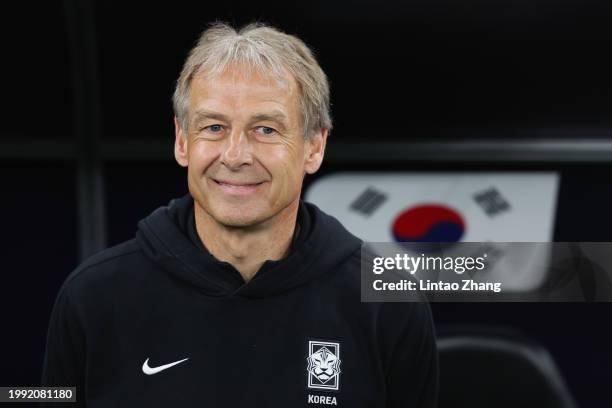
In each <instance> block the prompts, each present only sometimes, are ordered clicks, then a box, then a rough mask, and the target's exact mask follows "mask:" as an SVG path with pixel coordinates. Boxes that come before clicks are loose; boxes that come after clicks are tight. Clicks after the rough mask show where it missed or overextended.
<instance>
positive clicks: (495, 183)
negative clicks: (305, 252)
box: [305, 172, 560, 291]
mask: <svg viewBox="0 0 612 408" xmlns="http://www.w3.org/2000/svg"><path fill="white" fill-rule="evenodd" d="M559 179H560V177H559V174H557V173H554V172H469V173H468V172H465V173H463V172H459V173H419V172H403V173H364V172H355V173H335V174H332V175H328V176H324V177H322V178H320V179H317V180H316V181H314V182H313V183H312V184H311V185H310V187H309V188H308V190H307V191H306V195H305V199H306V201H310V202H312V203H314V204H316V205H317V206H318V207H319V208H321V209H322V210H323V211H325V212H327V213H328V214H331V215H333V216H334V217H336V218H337V219H338V220H339V221H340V222H341V223H342V224H343V225H344V226H345V227H346V228H347V229H348V230H349V231H351V232H352V233H353V234H355V235H357V236H358V237H360V238H361V239H363V240H364V241H370V242H396V241H397V240H398V239H397V238H396V236H395V235H394V233H393V225H394V222H395V221H396V220H397V219H398V217H400V216H401V215H402V214H406V213H407V212H410V211H411V210H413V213H414V210H415V209H423V208H425V209H426V210H427V208H431V207H432V206H438V207H443V208H446V209H448V211H450V212H451V213H452V214H454V215H455V216H456V218H458V219H460V220H461V222H460V223H456V224H457V225H456V228H455V230H454V232H455V233H457V229H459V230H460V231H459V235H460V236H458V237H457V238H458V239H444V241H453V240H455V241H461V242H484V241H488V242H499V243H503V242H550V241H552V239H553V229H554V220H555V211H556V201H557V191H558V186H559ZM435 218H436V215H435V214H434V215H433V218H432V219H433V221H432V222H429V224H431V225H425V227H424V228H425V229H424V230H423V231H424V234H422V236H426V235H425V233H426V232H428V231H430V232H431V231H432V228H434V227H435V225H436V222H435ZM404 225H406V224H405V223H404ZM451 236H452V234H451ZM418 238H419V237H418V236H417V237H416V238H415V239H414V240H415V241H418V240H419V239H418ZM496 249H497V250H498V253H501V254H503V256H501V257H500V259H499V260H498V262H497V264H496V265H495V268H494V270H492V271H489V272H490V274H491V275H490V276H489V277H490V278H491V279H492V280H495V279H498V280H500V281H503V282H504V283H505V286H506V289H512V290H520V291H523V290H528V289H533V288H534V286H537V285H538V284H539V283H540V282H541V280H542V278H543V277H544V276H543V274H544V271H543V269H545V268H544V267H543V265H546V264H547V260H548V258H547V256H548V255H547V254H543V253H538V252H537V251H534V252H533V253H531V254H526V253H524V251H522V252H521V253H520V254H511V253H504V250H503V249H504V248H503V245H502V244H500V246H499V247H498V248H496ZM449 256H450V254H449Z"/></svg>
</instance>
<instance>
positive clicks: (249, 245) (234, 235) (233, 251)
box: [194, 199, 299, 282]
mask: <svg viewBox="0 0 612 408" xmlns="http://www.w3.org/2000/svg"><path fill="white" fill-rule="evenodd" d="M298 207H299V199H296V200H295V201H294V202H292V203H291V204H289V205H288V206H287V207H285V208H284V209H283V210H282V211H281V212H280V213H278V214H276V215H275V216H274V217H272V218H270V219H269V220H266V221H264V222H263V223H261V224H258V225H254V226H249V227H228V226H226V225H223V224H220V223H219V222H217V221H216V220H215V219H213V218H212V217H211V216H210V214H208V213H207V212H206V211H204V209H203V208H202V207H200V205H199V204H198V203H197V201H194V213H195V223H196V230H197V232H198V235H199V237H200V239H201V240H202V243H203V244H204V246H205V247H206V249H208V251H209V252H210V253H211V254H212V256H214V257H215V258H216V259H218V260H220V261H225V262H228V263H229V264H231V265H232V266H233V267H234V268H236V270H237V271H238V272H240V275H242V278H243V279H244V280H245V282H248V281H250V280H251V279H252V278H253V276H255V274H256V273H257V271H258V270H259V268H260V267H261V265H263V263H264V262H265V261H267V260H272V261H276V260H279V259H282V258H284V257H285V256H287V254H288V253H289V250H290V248H291V243H292V241H293V236H294V232H295V228H296V219H297V211H298Z"/></svg>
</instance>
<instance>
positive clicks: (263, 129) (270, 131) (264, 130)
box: [255, 126, 276, 136]
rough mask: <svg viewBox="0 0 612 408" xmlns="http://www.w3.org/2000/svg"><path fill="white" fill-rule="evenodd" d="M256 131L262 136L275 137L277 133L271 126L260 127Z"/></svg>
mask: <svg viewBox="0 0 612 408" xmlns="http://www.w3.org/2000/svg"><path fill="white" fill-rule="evenodd" d="M255 131H256V132H257V133H261V134H262V135H266V136H268V135H273V134H274V133H276V129H274V128H271V127H269V126H258V127H256V128H255Z"/></svg>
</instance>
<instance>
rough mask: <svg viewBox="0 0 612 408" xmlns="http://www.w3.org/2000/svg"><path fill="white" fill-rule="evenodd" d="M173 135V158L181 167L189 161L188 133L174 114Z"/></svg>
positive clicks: (185, 165)
mask: <svg viewBox="0 0 612 408" xmlns="http://www.w3.org/2000/svg"><path fill="white" fill-rule="evenodd" d="M174 136H175V140H174V158H175V159H176V161H177V163H178V164H179V165H180V166H181V167H187V164H188V163H189V154H188V152H189V151H188V146H187V141H188V140H187V138H188V134H187V132H184V131H183V129H181V124H180V123H179V121H178V119H177V118H176V116H175V117H174Z"/></svg>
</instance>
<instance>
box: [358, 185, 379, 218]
mask: <svg viewBox="0 0 612 408" xmlns="http://www.w3.org/2000/svg"><path fill="white" fill-rule="evenodd" d="M385 201H387V195H386V194H384V193H382V192H380V191H377V190H375V189H374V188H372V187H368V188H367V189H366V190H365V191H364V192H363V193H361V194H360V195H359V197H357V198H356V199H355V201H353V202H352V203H351V205H350V208H351V210H353V211H357V212H358V213H361V214H363V215H366V216H370V215H372V213H373V212H374V211H376V210H377V209H378V207H380V206H381V205H382V204H383V203H384V202H385Z"/></svg>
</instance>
